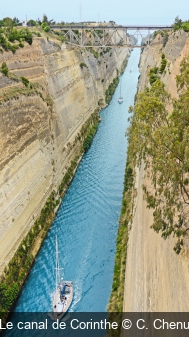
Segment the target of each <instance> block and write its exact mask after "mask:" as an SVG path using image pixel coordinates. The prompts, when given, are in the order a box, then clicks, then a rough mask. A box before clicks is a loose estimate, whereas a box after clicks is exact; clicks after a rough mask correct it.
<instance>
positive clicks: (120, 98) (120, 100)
mask: <svg viewBox="0 0 189 337" xmlns="http://www.w3.org/2000/svg"><path fill="white" fill-rule="evenodd" d="M118 103H119V104H121V103H123V97H122V96H121V81H120V96H119V98H118Z"/></svg>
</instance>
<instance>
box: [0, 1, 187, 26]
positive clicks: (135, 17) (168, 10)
mask: <svg viewBox="0 0 189 337" xmlns="http://www.w3.org/2000/svg"><path fill="white" fill-rule="evenodd" d="M44 13H45V14H46V15H47V16H48V19H54V20H55V21H57V22H60V21H65V22H79V21H80V18H81V21H98V22H99V21H110V20H113V21H115V22H116V23H118V24H122V25H124V24H125V25H127V24H134V25H135V24H141V25H142V24H144V25H145V24H157V25H158V24H159V25H161V24H167V25H169V24H172V23H173V22H174V19H175V17H176V16H177V15H178V16H179V17H180V18H181V19H182V20H189V0H114V1H113V0H51V1H50V0H0V19H1V18H3V17H7V16H9V17H11V18H13V17H17V18H19V19H20V20H21V21H24V20H25V19H26V15H27V19H28V20H29V19H34V20H36V19H37V18H42V16H43V14H44Z"/></svg>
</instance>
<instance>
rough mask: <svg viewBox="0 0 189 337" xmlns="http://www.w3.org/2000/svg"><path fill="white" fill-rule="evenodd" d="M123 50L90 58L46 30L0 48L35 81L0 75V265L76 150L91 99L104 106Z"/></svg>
mask: <svg viewBox="0 0 189 337" xmlns="http://www.w3.org/2000/svg"><path fill="white" fill-rule="evenodd" d="M128 56H129V51H128V49H123V48H120V49H119V50H118V51H115V50H113V49H112V50H111V51H109V52H107V53H104V54H103V55H102V56H100V57H99V58H95V57H94V56H93V54H92V53H91V52H90V51H88V50H79V49H75V50H74V49H68V48H66V46H65V45H62V46H60V45H59V44H58V43H57V41H56V40H55V39H54V40H53V39H52V40H51V41H50V40H48V39H47V38H45V37H42V38H37V37H36V38H34V40H33V44H32V45H31V46H30V45H27V44H25V46H24V48H23V49H18V50H17V51H16V53H15V54H12V52H4V53H3V54H0V64H1V63H2V62H4V61H5V62H6V64H7V66H8V68H9V72H10V73H12V74H15V75H16V76H18V77H21V76H23V77H25V78H27V79H28V80H29V81H30V83H31V84H34V83H36V82H37V83H38V84H40V86H41V87H39V89H38V90H31V91H30V90H29V91H28V92H27V93H24V90H25V87H24V84H22V83H21V82H20V81H15V80H14V79H11V78H8V77H6V76H4V75H2V74H1V75H0V136H1V143H0V151H1V156H0V167H1V171H0V271H2V270H3V268H4V266H5V265H6V263H7V262H8V261H9V260H10V258H11V257H12V256H13V254H14V252H15V250H16V248H17V247H18V245H19V243H20V242H21V239H22V238H23V237H24V236H25V234H26V233H27V232H28V230H29V229H30V227H31V226H32V224H33V223H34V221H35V220H36V218H37V217H38V216H39V214H40V211H41V209H42V207H43V205H44V204H45V202H46V200H47V198H48V196H49V195H50V194H51V192H52V191H53V190H55V191H57V189H58V186H59V184H60V182H61V180H62V177H63V175H64V173H65V171H66V168H67V167H68V165H69V164H70V162H71V160H72V159H73V158H74V157H75V155H76V154H78V151H79V146H78V143H77V142H76V143H77V145H76V146H72V145H73V143H74V140H75V138H76V136H77V134H78V133H79V131H80V129H81V127H82V126H83V124H84V123H85V121H86V120H87V119H88V118H89V117H90V116H91V114H92V113H93V112H94V110H95V109H96V108H99V105H98V102H100V104H101V106H103V105H104V98H105V91H106V89H107V87H108V85H109V84H110V83H111V82H112V80H113V79H114V77H116V76H117V71H121V68H122V66H123V62H124V60H125V59H126V58H127V57H128ZM81 63H84V64H85V66H83V68H82V67H81V66H80V65H81ZM34 85H35V84H34ZM49 101H50V102H51V104H47V103H48V102H49Z"/></svg>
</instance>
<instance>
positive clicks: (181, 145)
mask: <svg viewBox="0 0 189 337" xmlns="http://www.w3.org/2000/svg"><path fill="white" fill-rule="evenodd" d="M177 87H178V91H179V98H178V99H177V100H176V99H172V98H171V97H170V95H169V94H168V93H167V92H166V90H165V87H164V84H163V83H162V82H161V81H160V79H156V81H155V82H154V83H153V84H152V86H151V88H146V89H145V90H144V92H142V93H140V94H138V95H137V100H136V104H135V107H134V108H133V107H131V108H130V112H134V114H133V117H132V125H131V127H130V129H129V131H128V138H129V143H130V146H129V156H130V157H131V158H133V160H134V163H135V164H136V165H140V163H141V161H142V160H144V162H145V165H146V172H147V176H148V177H149V178H150V186H149V185H148V186H147V185H145V186H143V189H144V195H145V199H146V201H147V205H148V207H149V208H152V209H154V212H153V218H154V222H153V225H152V228H153V229H154V230H155V231H156V232H161V235H162V237H163V238H164V239H166V238H167V237H168V236H170V235H171V234H173V235H174V236H175V237H177V242H176V244H175V246H174V250H175V252H176V253H177V254H178V253H179V252H180V251H181V248H182V245H183V239H184V236H185V235H186V233H187V230H188V228H189V227H188V207H189V188H188V187H189V148H188V143H189V115H188V103H189V58H186V59H184V60H183V61H182V63H181V68H180V75H179V76H177ZM167 106H172V107H173V108H172V112H171V113H169V112H168V110H167Z"/></svg>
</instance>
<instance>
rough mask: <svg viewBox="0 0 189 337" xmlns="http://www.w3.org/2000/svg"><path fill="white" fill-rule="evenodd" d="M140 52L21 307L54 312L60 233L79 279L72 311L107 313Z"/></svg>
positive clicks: (67, 267) (69, 267)
mask: <svg viewBox="0 0 189 337" xmlns="http://www.w3.org/2000/svg"><path fill="white" fill-rule="evenodd" d="M138 60H139V50H137V49H136V50H134V51H133V52H132V54H131V57H130V58H129V62H128V68H129V69H131V68H132V76H131V74H130V73H128V72H127V70H126V71H125V73H124V74H123V76H122V78H121V82H122V95H123V97H124V102H123V103H122V104H121V105H119V104H118V103H117V99H118V97H119V87H118V88H117V90H116V92H115V94H114V97H113V99H112V101H111V103H110V105H109V106H108V107H107V108H105V109H104V110H103V111H102V112H101V118H102V122H101V123H100V124H99V129H98V132H97V134H96V136H95V138H94V140H93V142H92V145H91V148H90V149H89V151H88V152H87V153H86V154H85V155H84V157H83V159H82V161H81V163H80V166H79V168H78V170H77V173H76V175H75V177H74V179H73V181H72V183H71V185H70V188H69V190H68V192H67V193H66V195H65V197H64V200H63V202H62V205H61V207H60V209H59V212H58V214H57V216H56V219H55V221H54V223H53V225H52V227H51V228H50V231H49V233H48V235H47V238H46V239H45V241H44V244H43V246H42V248H41V250H40V253H39V255H38V257H37V259H36V261H35V263H34V265H33V267H32V269H31V272H30V275H29V277H28V279H27V281H26V283H25V285H24V287H23V290H22V292H21V295H20V298H19V300H18V303H17V306H16V311H28V312H32V311H34V312H35V311H49V310H51V309H52V297H53V290H54V287H55V270H54V266H55V236H56V235H58V240H59V251H60V264H61V266H63V267H64V277H65V278H66V279H69V280H73V281H74V289H75V292H74V299H73V302H72V305H71V308H70V311H105V310H106V306H107V303H108V299H109V296H110V290H111V285H112V278H113V268H114V256H115V247H116V234H117V227H118V218H119V214H120V209H121V202H122V190H123V179H124V170H125V161H126V147H127V141H126V138H125V130H126V127H127V119H128V113H127V111H128V108H129V106H130V105H131V104H133V102H134V95H135V92H136V88H137V80H138V75H139V73H138V70H137V69H138V68H137V67H138Z"/></svg>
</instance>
